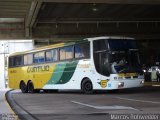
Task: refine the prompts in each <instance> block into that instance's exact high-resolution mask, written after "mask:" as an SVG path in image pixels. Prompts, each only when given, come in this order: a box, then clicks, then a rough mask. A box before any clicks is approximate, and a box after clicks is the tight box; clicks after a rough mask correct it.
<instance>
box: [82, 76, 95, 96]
mask: <svg viewBox="0 0 160 120" xmlns="http://www.w3.org/2000/svg"><path fill="white" fill-rule="evenodd" d="M81 89H82V91H83V92H84V93H85V94H91V93H93V85H92V82H91V81H90V79H88V78H87V79H85V80H83V82H82V86H81Z"/></svg>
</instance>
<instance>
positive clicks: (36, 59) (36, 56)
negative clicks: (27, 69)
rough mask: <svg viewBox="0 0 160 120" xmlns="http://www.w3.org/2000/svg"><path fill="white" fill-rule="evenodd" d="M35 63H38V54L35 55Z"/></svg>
mask: <svg viewBox="0 0 160 120" xmlns="http://www.w3.org/2000/svg"><path fill="white" fill-rule="evenodd" d="M33 62H34V63H38V53H35V54H34V55H33Z"/></svg>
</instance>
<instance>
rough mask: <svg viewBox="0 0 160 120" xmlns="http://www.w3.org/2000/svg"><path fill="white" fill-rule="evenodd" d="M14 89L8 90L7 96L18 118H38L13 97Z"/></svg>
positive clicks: (26, 119) (33, 119)
mask: <svg viewBox="0 0 160 120" xmlns="http://www.w3.org/2000/svg"><path fill="white" fill-rule="evenodd" d="M12 91H13V90H9V91H7V92H6V94H5V97H6V100H7V102H8V104H9V105H10V107H11V109H12V110H13V111H14V112H15V114H16V115H18V118H19V119H20V120H38V118H36V117H35V116H33V115H32V114H31V113H29V112H28V111H27V110H25V109H24V108H23V107H22V106H20V105H19V104H18V103H17V102H16V101H15V100H14V98H13V97H12V93H11V92H12Z"/></svg>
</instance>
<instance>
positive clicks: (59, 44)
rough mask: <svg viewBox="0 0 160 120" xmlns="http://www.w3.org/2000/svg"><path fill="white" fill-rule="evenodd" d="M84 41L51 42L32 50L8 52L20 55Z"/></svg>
mask: <svg viewBox="0 0 160 120" xmlns="http://www.w3.org/2000/svg"><path fill="white" fill-rule="evenodd" d="M83 42H86V40H85V41H82V40H81V41H76V42H69V43H57V44H53V45H47V46H42V47H38V48H35V49H32V50H28V51H23V52H15V53H12V54H10V56H15V55H22V54H27V53H32V52H38V51H43V50H48V49H52V48H58V47H64V46H69V45H74V44H76V43H83Z"/></svg>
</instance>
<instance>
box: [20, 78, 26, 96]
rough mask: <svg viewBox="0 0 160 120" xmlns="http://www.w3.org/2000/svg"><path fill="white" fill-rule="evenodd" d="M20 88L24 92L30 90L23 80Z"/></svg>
mask: <svg viewBox="0 0 160 120" xmlns="http://www.w3.org/2000/svg"><path fill="white" fill-rule="evenodd" d="M20 89H21V91H22V93H27V92H28V90H27V85H26V84H25V83H24V82H23V81H22V82H21V83H20Z"/></svg>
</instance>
